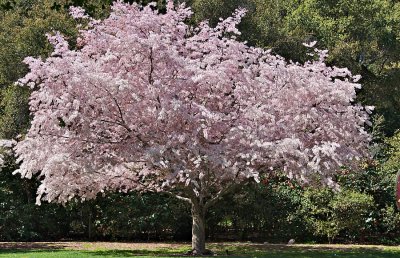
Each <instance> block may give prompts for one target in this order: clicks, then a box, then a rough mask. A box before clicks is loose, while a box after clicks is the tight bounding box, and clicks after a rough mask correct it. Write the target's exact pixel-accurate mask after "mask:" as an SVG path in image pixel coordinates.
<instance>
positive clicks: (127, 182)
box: [14, 1, 369, 254]
mask: <svg viewBox="0 0 400 258" xmlns="http://www.w3.org/2000/svg"><path fill="white" fill-rule="evenodd" d="M154 9H155V8H153V6H151V5H149V6H147V7H141V6H139V5H136V4H133V5H129V4H124V3H122V2H116V3H115V4H114V5H113V7H112V13H111V15H110V17H109V18H107V19H105V20H102V21H100V20H93V19H91V18H90V17H88V16H87V15H85V14H84V12H83V10H81V9H78V8H72V9H71V13H72V15H73V16H74V17H75V18H77V19H88V22H87V23H88V27H87V28H86V29H84V30H82V31H81V34H80V37H79V39H78V42H77V45H78V47H77V49H76V50H71V49H70V48H69V46H68V43H67V41H66V40H65V39H64V38H63V37H62V35H60V34H59V33H53V34H52V35H48V37H49V40H50V42H51V43H52V44H53V45H54V52H53V54H52V56H50V57H49V58H47V59H46V60H41V59H36V58H32V57H28V58H26V60H25V62H26V63H27V64H28V65H29V67H30V73H28V74H27V75H26V76H25V77H24V78H22V79H20V80H19V82H18V83H19V84H20V85H26V86H29V87H31V88H33V89H34V91H33V93H32V96H31V99H30V110H31V113H32V117H33V120H32V125H31V128H30V130H29V132H28V133H27V135H26V136H25V138H24V139H23V140H22V141H20V142H18V143H17V145H16V147H15V148H14V150H15V152H16V154H17V156H18V161H19V162H20V168H19V170H17V172H18V173H20V174H21V175H22V176H23V177H27V178H30V177H31V176H32V175H33V174H36V173H39V174H40V178H41V180H42V181H41V185H40V187H39V189H38V197H37V203H39V204H40V201H41V200H45V201H49V202H52V201H57V202H61V203H65V202H67V201H68V200H70V199H71V198H74V197H77V196H78V197H81V198H82V199H83V200H85V199H90V198H95V197H96V195H97V194H98V193H100V192H104V191H106V192H108V191H122V192H127V191H157V192H166V193H168V194H171V195H174V196H176V197H177V198H179V199H181V200H184V201H187V202H189V203H190V204H191V206H192V216H193V227H192V233H193V238H192V248H193V251H194V253H197V254H202V253H204V251H205V232H204V223H205V221H204V216H205V213H206V211H207V209H208V208H209V207H210V206H211V205H214V204H215V203H216V202H217V200H218V199H219V198H220V197H221V196H222V195H224V194H226V193H227V192H230V191H233V190H235V188H236V186H238V185H240V184H243V183H245V182H249V181H251V180H254V181H258V180H259V177H260V175H261V174H262V173H273V172H274V171H276V170H282V171H285V172H286V174H287V176H288V177H289V178H293V179H296V180H299V181H300V182H303V183H309V182H313V181H322V182H323V183H325V184H328V185H332V186H334V182H333V180H332V177H333V175H334V174H335V171H337V169H338V168H339V167H340V166H343V165H344V164H346V165H348V166H352V165H355V162H351V161H352V160H355V159H358V158H360V157H362V156H364V155H366V154H367V151H366V146H367V144H368V141H369V136H368V134H367V133H366V132H365V131H364V129H363V126H364V124H365V123H366V122H368V115H367V112H365V108H363V107H362V106H360V105H353V104H352V103H353V100H354V98H355V88H357V87H359V85H358V84H356V83H354V82H355V81H356V79H357V78H356V77H353V76H352V75H351V74H350V72H349V71H348V70H347V69H339V68H335V67H333V68H331V67H327V66H326V65H325V64H324V62H323V58H324V55H326V53H325V52H324V51H320V60H317V61H315V62H309V63H306V64H304V65H300V64H294V63H288V62H286V61H285V60H283V59H282V58H281V57H279V56H274V55H272V54H270V53H269V51H265V50H263V49H259V48H255V47H249V46H247V45H246V44H245V43H243V42H239V41H237V40H236V39H235V35H237V34H239V31H238V30H237V29H236V25H237V24H238V23H239V22H240V19H241V17H242V16H243V15H244V13H245V11H244V10H237V11H236V13H234V15H233V17H230V18H228V19H226V20H221V21H220V23H219V24H218V25H217V26H216V27H215V28H211V27H209V25H208V24H207V22H203V23H201V24H199V25H198V27H195V28H193V27H190V26H189V25H187V24H185V23H184V21H185V20H186V19H187V18H188V17H190V15H191V11H190V9H188V8H185V7H184V6H183V5H181V6H179V7H174V6H173V4H172V1H169V2H168V5H167V12H166V13H165V14H159V13H158V12H157V11H155V10H154Z"/></svg>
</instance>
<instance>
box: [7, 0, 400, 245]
mask: <svg viewBox="0 0 400 258" xmlns="http://www.w3.org/2000/svg"><path fill="white" fill-rule="evenodd" d="M111 2H112V1H111V0H94V1H88V0H63V1H62V0H0V138H7V139H9V138H15V137H21V136H23V134H24V133H25V132H26V130H27V128H28V126H29V110H28V105H27V102H28V98H29V94H30V92H29V90H27V89H25V88H20V87H16V86H14V85H13V83H14V82H15V81H16V80H17V79H18V78H20V77H22V76H23V75H24V74H25V73H26V72H27V68H26V66H25V65H23V64H22V60H23V58H24V57H26V56H42V57H45V56H47V55H48V54H49V53H50V51H51V47H50V45H49V44H48V43H47V40H46V38H45V33H47V32H52V31H60V32H62V33H63V34H64V35H66V36H67V38H68V40H69V41H70V45H71V46H72V47H74V39H75V37H76V35H77V29H76V23H75V21H74V20H72V19H71V18H70V17H69V15H68V13H67V10H68V7H69V6H71V5H78V6H82V7H84V8H85V9H86V10H87V11H88V13H89V14H90V15H92V16H94V17H97V18H101V17H106V16H107V14H108V12H109V10H110V4H111ZM130 2H133V1H130ZM137 2H140V3H142V4H146V3H148V2H150V1H137ZM157 2H158V3H159V8H160V9H161V11H163V4H165V1H162V0H159V1H157ZM176 2H182V1H176ZM187 3H188V5H190V6H191V7H192V8H193V10H194V13H195V14H194V16H193V19H192V20H191V21H188V22H191V23H196V22H199V21H201V20H204V19H207V20H209V22H210V23H211V24H216V23H217V22H218V20H219V18H220V17H227V16H229V15H230V14H231V13H232V12H233V11H234V9H235V8H237V7H239V6H240V7H245V8H247V10H248V14H247V16H246V17H245V18H244V20H243V22H242V24H241V25H240V30H241V31H242V35H241V39H242V40H246V41H248V44H250V45H256V46H260V47H265V48H271V49H272V51H273V52H274V53H277V54H279V55H282V56H283V57H285V58H287V59H291V60H294V61H299V62H304V61H305V60H307V59H308V58H310V57H309V56H307V55H306V49H305V48H304V47H303V45H302V43H303V42H310V41H313V40H317V41H318V44H317V47H318V48H320V49H328V50H329V51H330V57H329V60H328V61H329V63H330V64H331V65H336V66H341V67H344V66H346V67H348V68H349V69H350V70H351V71H352V72H353V73H358V74H361V75H362V76H363V79H362V83H363V85H364V87H363V89H362V90H361V91H360V92H359V99H358V100H359V101H362V103H363V104H368V105H375V106H376V112H375V115H376V117H378V119H375V122H374V127H373V128H371V130H372V131H373V132H374V135H375V140H374V146H373V152H374V160H373V161H371V162H369V163H368V164H365V167H364V169H363V171H362V172H361V173H354V172H352V171H344V173H343V174H342V175H341V176H339V177H338V181H339V182H340V183H341V186H342V191H341V192H339V193H337V192H333V191H332V190H330V189H319V188H317V189H314V188H303V187H301V186H299V185H296V184H295V183H294V182H290V181H288V180H287V179H286V178H284V177H282V176H279V175H276V176H274V177H267V178H264V179H263V181H262V184H259V185H247V186H245V187H244V189H243V191H242V192H241V193H240V194H237V195H231V196H227V197H226V198H224V199H223V200H221V202H220V204H219V205H218V206H215V207H214V208H212V209H211V210H210V211H209V214H208V221H207V225H208V229H207V232H208V237H209V238H212V239H217V240H218V239H238V240H254V241H263V242H265V241H268V242H282V241H287V240H288V239H290V238H295V239H296V240H298V241H316V242H326V241H329V242H332V241H335V242H338V241H340V242H374V243H378V242H379V243H391V244H395V243H398V241H400V239H399V235H400V234H399V233H400V213H399V212H398V211H397V208H396V206H395V202H396V200H395V195H394V193H395V186H396V184H395V178H396V173H397V171H398V170H399V169H400V162H399V158H400V133H399V132H398V131H397V130H398V129H399V128H400V119H399V116H400V109H399V101H400V85H399V81H400V62H399V59H400V2H399V1H395V0H339V1H331V0H299V1H292V0H280V1H278V0H240V1H239V0H190V1H187ZM8 164H9V165H8V166H7V167H6V168H5V169H3V171H1V172H0V240H7V241H11V240H13V241H16V240H23V241H29V240H59V239H103V240H143V241H146V240H171V239H174V240H188V239H189V238H190V236H191V228H190V227H191V221H190V212H189V211H190V210H189V207H187V206H186V205H185V204H183V203H181V202H179V201H177V200H175V199H171V198H170V197H167V196H160V195H157V194H145V195H137V194H136V193H130V194H108V195H105V196H104V197H102V196H99V198H98V199H96V200H94V201H90V202H86V203H79V202H72V203H70V204H68V206H66V207H62V206H59V205H55V204H43V205H42V206H40V207H39V206H35V205H34V202H35V200H34V199H35V189H36V187H37V182H38V180H39V179H38V178H36V179H34V180H29V181H28V180H21V179H19V178H18V177H16V176H13V175H12V174H11V173H12V171H13V170H14V169H15V167H16V166H17V165H16V164H14V163H13V161H12V160H10V161H9V163H8ZM249 211H251V212H249Z"/></svg>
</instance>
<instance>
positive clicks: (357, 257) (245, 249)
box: [0, 243, 400, 258]
mask: <svg viewBox="0 0 400 258" xmlns="http://www.w3.org/2000/svg"><path fill="white" fill-rule="evenodd" d="M208 247H209V248H211V249H212V250H213V251H215V252H216V253H217V254H219V255H220V256H225V257H232V258H236V257H260V258H262V257H266V258H395V257H396V258H398V257H400V247H388V246H355V245H293V246H286V245H260V244H258V245H256V244H249V243H222V244H216V243H214V244H210V245H209V246H208ZM0 248H1V245H0ZM66 248H70V247H63V246H59V247H56V246H48V247H46V246H41V247H39V248H37V247H35V248H23V247H22V248H21V246H18V248H17V249H12V248H5V249H4V248H3V249H0V257H1V258H3V257H7V258H8V257H10V258H12V257H16V258H37V257H38V258H50V257H51V258H53V257H54V258H67V257H71V258H72V257H78V258H79V257H93V258H101V257H107V258H114V257H140V258H146V257H160V256H161V257H173V258H176V257H184V256H182V254H183V253H184V252H185V251H187V250H188V246H187V245H182V246H178V247H174V248H165V247H162V248H158V247H155V248H151V249H107V248H104V247H102V246H96V245H95V244H90V243H89V244H82V245H81V246H80V248H83V250H69V249H66ZM226 250H228V254H229V256H227V254H226Z"/></svg>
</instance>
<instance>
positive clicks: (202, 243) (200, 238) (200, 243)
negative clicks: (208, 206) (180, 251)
mask: <svg viewBox="0 0 400 258" xmlns="http://www.w3.org/2000/svg"><path fill="white" fill-rule="evenodd" d="M192 218H193V224H192V253H193V254H194V255H202V254H204V252H205V250H206V232H205V209H204V207H201V206H199V205H197V204H192Z"/></svg>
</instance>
